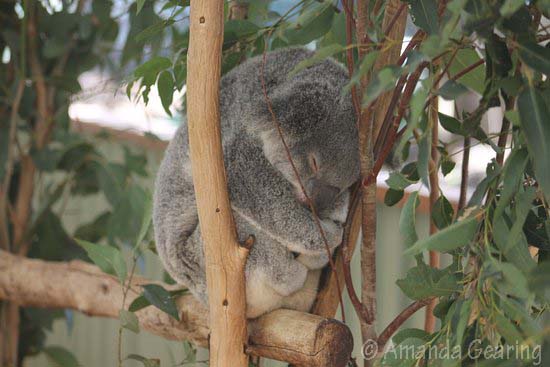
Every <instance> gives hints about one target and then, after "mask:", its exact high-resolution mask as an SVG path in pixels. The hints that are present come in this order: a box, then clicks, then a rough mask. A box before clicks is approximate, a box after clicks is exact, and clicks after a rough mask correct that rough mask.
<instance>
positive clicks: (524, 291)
mask: <svg viewBox="0 0 550 367" xmlns="http://www.w3.org/2000/svg"><path fill="white" fill-rule="evenodd" d="M481 278H482V280H485V278H490V279H491V281H492V286H494V287H496V288H497V289H498V290H499V291H500V292H501V293H503V294H505V295H511V296H513V297H518V298H520V299H525V298H527V297H529V288H528V283H527V277H526V276H525V275H524V274H523V272H522V271H521V270H520V269H518V268H517V267H516V266H514V264H511V263H508V262H504V261H500V260H497V259H494V258H491V259H489V260H487V261H486V262H485V263H484V264H483V269H482V275H481Z"/></svg>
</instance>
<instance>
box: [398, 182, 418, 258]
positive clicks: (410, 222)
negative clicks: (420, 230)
mask: <svg viewBox="0 0 550 367" xmlns="http://www.w3.org/2000/svg"><path fill="white" fill-rule="evenodd" d="M419 202H420V199H419V198H418V191H415V192H413V193H411V194H410V195H409V198H408V199H407V202H406V203H405V205H404V206H403V210H401V216H400V217H399V232H401V236H403V243H404V245H405V246H406V247H410V246H412V245H413V244H414V243H415V242H416V241H418V235H417V234H416V208H417V207H418V204H419Z"/></svg>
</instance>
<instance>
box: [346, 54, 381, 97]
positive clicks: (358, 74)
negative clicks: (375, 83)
mask: <svg viewBox="0 0 550 367" xmlns="http://www.w3.org/2000/svg"><path fill="white" fill-rule="evenodd" d="M379 53H380V51H378V50H375V51H372V52H369V53H368V54H366V55H365V57H363V60H362V61H361V65H359V68H358V69H357V70H356V71H355V73H353V76H352V78H351V80H350V81H349V83H348V84H346V86H345V87H344V88H343V89H342V93H343V94H346V93H347V92H349V90H350V89H351V87H352V86H353V85H357V84H359V82H360V81H361V78H362V77H363V76H365V75H366V74H367V73H368V72H369V71H370V69H371V68H372V66H373V65H374V63H375V61H376V59H377V58H378V54H379Z"/></svg>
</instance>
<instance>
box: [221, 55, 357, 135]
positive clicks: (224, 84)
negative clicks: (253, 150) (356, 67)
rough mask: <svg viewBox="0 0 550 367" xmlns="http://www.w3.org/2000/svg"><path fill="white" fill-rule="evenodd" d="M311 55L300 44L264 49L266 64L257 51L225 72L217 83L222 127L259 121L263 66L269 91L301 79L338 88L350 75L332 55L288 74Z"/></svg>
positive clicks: (262, 113) (263, 105)
mask: <svg viewBox="0 0 550 367" xmlns="http://www.w3.org/2000/svg"><path fill="white" fill-rule="evenodd" d="M313 55H314V52H312V51H309V50H306V49H303V48H286V49H280V50H276V51H273V52H269V53H267V54H266V56H265V64H264V57H263V55H259V56H256V57H254V58H251V59H249V60H247V61H246V62H245V63H243V64H241V65H239V66H237V67H235V68H234V69H233V70H231V71H230V72H229V73H227V74H226V75H225V76H224V77H223V78H222V80H221V85H220V110H221V115H222V128H223V129H224V130H229V131H228V133H229V134H231V131H234V130H235V129H238V127H236V125H248V126H250V125H254V124H257V123H258V121H257V118H258V117H259V116H264V117H265V108H266V100H265V96H264V87H263V86H262V78H261V72H262V69H263V72H264V82H265V88H266V91H267V93H268V95H270V94H273V93H276V92H277V90H279V89H281V88H286V89H290V88H292V87H293V86H295V85H298V84H300V83H304V82H309V83H314V84H315V83H318V84H328V85H330V86H331V87H333V88H334V90H337V91H341V90H342V87H343V86H344V85H346V83H348V82H349V78H348V76H347V71H346V70H345V69H344V67H343V66H342V65H341V64H339V63H337V62H335V61H334V60H332V59H326V60H323V61H322V62H320V63H317V64H314V65H312V66H310V67H307V68H306V69H303V70H301V71H300V72H298V73H296V74H295V75H292V76H290V75H289V74H290V73H291V72H292V70H293V69H294V68H295V66H296V65H297V64H298V63H300V62H301V61H303V60H305V59H308V58H310V57H312V56H313ZM330 102H331V101H327V103H330ZM224 132H225V131H224Z"/></svg>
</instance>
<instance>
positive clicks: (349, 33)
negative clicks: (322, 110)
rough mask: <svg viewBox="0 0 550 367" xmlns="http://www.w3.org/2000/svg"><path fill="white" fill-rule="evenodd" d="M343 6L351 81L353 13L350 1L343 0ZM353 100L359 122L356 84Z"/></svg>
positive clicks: (353, 88) (359, 108) (347, 60)
mask: <svg viewBox="0 0 550 367" xmlns="http://www.w3.org/2000/svg"><path fill="white" fill-rule="evenodd" d="M349 1H351V9H353V0H349ZM342 4H343V6H344V9H345V10H346V43H347V46H348V47H346V64H347V67H348V75H349V77H350V79H351V77H352V76H353V72H354V69H355V67H354V64H353V49H352V48H351V47H349V46H350V45H351V44H352V42H353V37H352V32H353V26H354V21H353V13H352V12H351V11H350V9H349V5H350V4H349V3H348V0H342ZM351 99H352V102H353V108H354V109H355V115H356V116H357V120H359V118H360V116H361V102H360V100H359V96H358V94H357V86H356V85H355V84H354V85H352V86H351Z"/></svg>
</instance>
